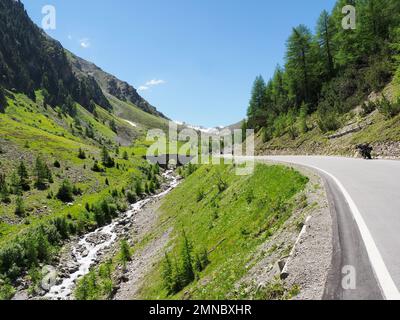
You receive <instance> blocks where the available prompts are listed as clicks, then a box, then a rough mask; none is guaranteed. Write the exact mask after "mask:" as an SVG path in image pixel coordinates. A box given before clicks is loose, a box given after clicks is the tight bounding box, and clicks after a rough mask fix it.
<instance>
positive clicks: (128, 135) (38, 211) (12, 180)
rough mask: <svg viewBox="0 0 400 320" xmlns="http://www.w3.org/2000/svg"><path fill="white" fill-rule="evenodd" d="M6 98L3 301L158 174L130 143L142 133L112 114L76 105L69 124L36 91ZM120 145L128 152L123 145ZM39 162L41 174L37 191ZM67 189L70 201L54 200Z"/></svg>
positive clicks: (1, 153)
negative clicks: (121, 142) (58, 250)
mask: <svg viewBox="0 0 400 320" xmlns="http://www.w3.org/2000/svg"><path fill="white" fill-rule="evenodd" d="M7 96H8V97H7V105H8V106H7V107H6V109H5V112H4V113H0V143H1V144H0V175H1V176H0V178H1V179H0V180H1V186H0V298H4V297H8V295H5V294H3V293H4V291H5V292H12V290H11V289H9V288H11V287H12V285H13V284H14V282H13V281H14V280H15V279H16V278H18V277H19V276H20V275H23V274H24V273H25V272H26V271H29V270H31V269H35V268H36V267H37V266H38V264H39V263H40V262H51V261H52V259H53V258H54V257H55V255H54V253H55V252H56V248H57V247H58V246H60V245H62V243H63V240H65V239H67V238H68V237H69V236H71V235H73V234H76V233H84V232H86V231H87V230H91V229H92V228H94V227H96V226H98V225H102V224H103V223H106V222H107V221H108V220H109V219H110V218H111V217H112V216H113V215H115V214H116V212H117V210H120V211H122V210H126V208H127V206H128V204H129V202H131V201H134V199H135V198H139V197H141V196H143V195H144V193H145V192H147V193H151V192H154V188H155V187H156V186H157V185H158V183H159V181H158V178H157V174H156V171H155V170H156V169H155V167H153V166H150V165H149V164H148V163H147V162H146V161H145V160H143V155H144V154H145V151H146V146H147V145H148V144H147V143H146V142H145V141H142V142H140V141H141V140H137V139H136V140H135V144H133V142H134V141H133V139H134V137H141V131H140V130H137V129H136V128H134V127H132V126H131V125H130V124H128V123H126V122H125V121H123V120H122V119H120V118H118V117H117V116H115V115H113V114H112V113H110V112H108V111H106V110H104V109H102V108H100V107H99V106H96V109H95V112H94V114H91V113H89V112H88V111H87V110H86V109H84V108H82V107H81V106H79V105H76V107H77V113H76V115H75V117H71V116H70V115H68V114H65V113H63V112H61V110H60V109H59V108H51V107H50V106H45V105H44V103H43V98H42V96H41V92H40V91H37V92H36V102H34V101H32V100H31V99H29V98H28V97H26V96H25V95H23V94H13V93H11V92H8V93H7ZM132 108H133V107H132ZM144 128H145V125H143V126H142V127H141V130H144ZM119 139H124V140H126V141H129V143H130V145H129V146H120V145H119V143H118V142H119ZM105 154H106V155H107V156H106V158H107V162H105V161H104V159H105ZM38 159H39V160H38ZM38 162H39V163H40V167H41V168H42V169H43V168H45V169H43V170H44V172H46V176H45V177H46V178H45V180H44V181H45V182H43V185H40V186H39V185H38V181H39V178H38V177H39V176H38V175H39V173H38V172H39V171H38V169H37V168H38ZM21 163H23V166H24V168H25V176H26V177H25V178H24V180H25V184H26V185H27V186H24V187H21V185H22V178H20V166H21ZM96 163H97V166H96ZM43 170H42V172H43ZM46 170H47V171H46ZM48 171H49V172H50V173H51V178H49V177H48V174H47V172H48ZM138 184H139V185H140V188H139V189H142V191H138V190H139V189H138V187H137V185H138ZM65 185H67V191H68V192H67V193H69V194H70V197H71V198H70V199H68V197H67V199H68V200H66V199H65V198H64V199H62V198H61V196H59V193H60V190H61V189H62V188H61V187H62V186H65ZM64 191H65V190H64ZM138 192H139V193H140V194H138ZM104 201H106V202H105V204H104ZM54 227H55V228H56V229H55V230H53V228H54ZM28 239H29V240H28ZM27 240H28V242H27ZM41 241H42V242H41ZM29 243H30V244H31V245H32V246H33V247H29V248H28V247H27V245H28V244H29ZM40 252H41V253H40ZM4 286H6V288H7V290H6V289H4V290H3V288H4Z"/></svg>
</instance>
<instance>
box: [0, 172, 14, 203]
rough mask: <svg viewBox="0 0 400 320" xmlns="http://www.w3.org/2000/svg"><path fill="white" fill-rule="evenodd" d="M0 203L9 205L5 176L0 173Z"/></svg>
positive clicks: (8, 192)
mask: <svg viewBox="0 0 400 320" xmlns="http://www.w3.org/2000/svg"><path fill="white" fill-rule="evenodd" d="M0 201H1V202H4V203H10V201H11V199H10V191H9V189H8V185H7V181H6V175H5V174H4V173H0Z"/></svg>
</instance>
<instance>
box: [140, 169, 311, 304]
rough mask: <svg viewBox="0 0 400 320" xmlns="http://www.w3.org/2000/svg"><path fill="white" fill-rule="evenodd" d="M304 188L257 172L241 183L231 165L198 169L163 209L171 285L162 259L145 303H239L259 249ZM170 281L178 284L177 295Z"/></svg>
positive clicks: (286, 175)
mask: <svg viewBox="0 0 400 320" xmlns="http://www.w3.org/2000/svg"><path fill="white" fill-rule="evenodd" d="M307 181H308V180H307V178H305V177H303V176H302V175H300V174H299V173H298V172H296V171H294V170H292V169H288V168H285V167H282V166H265V165H257V167H256V170H255V173H254V175H252V176H248V177H239V176H236V175H235V169H234V167H232V166H229V165H221V166H202V167H200V168H199V169H198V170H197V171H196V172H195V173H193V174H192V175H190V176H189V177H188V178H187V179H186V181H184V182H183V183H182V184H181V185H180V186H179V187H178V188H177V189H176V190H174V191H173V192H172V193H171V194H170V195H168V196H167V197H166V198H165V200H164V202H163V204H162V206H161V212H162V215H161V217H160V221H161V222H163V223H161V222H160V223H161V225H162V228H161V231H160V232H163V230H166V229H169V228H171V227H172V228H173V234H172V236H171V239H172V240H171V241H170V243H169V246H168V247H169V250H167V252H166V253H167V257H168V261H169V263H170V264H171V266H172V269H171V270H170V271H171V274H170V277H172V278H171V279H172V280H171V279H170V280H169V281H166V280H167V278H168V277H167V276H166V273H168V272H167V270H166V264H167V262H166V259H164V260H163V261H161V262H159V263H158V264H157V265H156V266H155V267H154V270H153V271H152V272H151V273H150V274H149V275H148V277H147V279H146V281H144V283H145V285H144V287H143V288H142V290H141V297H142V298H145V299H181V298H190V299H226V298H228V297H230V298H232V297H234V295H233V291H234V286H235V283H237V281H238V280H240V279H241V278H242V277H243V276H244V275H245V274H246V272H247V270H248V268H249V266H248V264H249V263H250V262H251V263H254V262H255V261H254V257H255V253H256V252H257V248H258V246H259V245H260V244H262V243H263V242H265V241H266V240H268V238H269V237H270V236H272V235H273V234H274V233H276V232H278V231H279V230H280V228H281V227H282V225H283V223H284V222H285V221H286V220H287V219H288V218H289V217H290V216H291V213H292V212H293V210H294V208H295V207H296V205H297V202H296V195H297V194H299V192H300V191H301V190H303V189H304V187H305V185H306V184H307ZM166 221H167V222H168V221H169V223H166ZM185 239H187V243H186V244H185ZM187 248H189V252H190V259H191V263H192V265H193V272H194V279H189V280H188V279H186V280H185V278H184V277H183V276H182V272H183V270H182V268H183V269H184V268H185V267H184V266H185V261H186V262H187ZM183 273H184V272H183ZM171 281H172V282H174V281H175V286H176V287H175V288H173V289H171V286H170V285H171ZM176 281H178V283H176ZM179 282H180V283H179Z"/></svg>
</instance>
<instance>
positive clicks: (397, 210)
mask: <svg viewBox="0 0 400 320" xmlns="http://www.w3.org/2000/svg"><path fill="white" fill-rule="evenodd" d="M257 160H269V161H274V162H284V163H292V164H296V165H301V166H306V167H309V168H312V169H314V170H317V171H319V173H320V174H321V176H322V177H323V178H324V180H325V184H326V188H327V190H328V196H329V198H330V200H331V204H332V205H333V207H334V208H335V215H334V216H335V219H336V222H337V223H336V224H335V225H336V226H337V229H336V230H334V231H335V232H334V233H335V240H334V247H335V249H334V259H333V268H332V271H331V275H330V277H329V280H328V283H327V288H326V293H325V298H326V299H382V298H384V299H389V300H393V299H395V300H399V299H400V293H399V288H400V161H390V160H373V161H367V160H362V159H351V158H340V157H322V156H260V157H257ZM335 228H336V227H335ZM344 266H352V267H354V269H355V271H356V279H357V280H356V288H355V289H351V290H345V289H343V288H342V284H341V283H342V279H343V274H342V271H343V270H342V268H343V267H344Z"/></svg>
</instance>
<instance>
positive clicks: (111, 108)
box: [0, 0, 400, 315]
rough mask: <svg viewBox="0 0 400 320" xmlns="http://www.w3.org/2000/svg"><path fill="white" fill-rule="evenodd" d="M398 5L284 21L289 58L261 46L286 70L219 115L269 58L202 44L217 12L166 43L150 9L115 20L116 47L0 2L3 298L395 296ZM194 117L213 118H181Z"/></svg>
mask: <svg viewBox="0 0 400 320" xmlns="http://www.w3.org/2000/svg"><path fill="white" fill-rule="evenodd" d="M385 1H386V2H385V3H384V0H362V1H355V2H354V6H350V8H349V5H348V4H347V2H346V1H345V0H337V1H332V6H333V8H332V10H331V11H329V12H328V11H327V10H323V11H322V12H321V13H320V16H319V19H318V20H317V23H316V27H315V28H314V29H310V28H309V27H308V26H307V25H304V24H300V25H298V26H296V27H294V28H291V29H288V30H291V33H290V35H289V38H288V39H287V41H286V50H285V52H284V55H283V56H282V57H281V63H282V66H280V65H278V66H277V67H276V68H275V71H274V72H273V73H271V72H270V71H271V70H272V69H271V65H270V63H271V62H270V61H269V60H273V59H277V58H276V57H273V56H267V58H265V57H263V58H262V59H265V60H268V61H262V63H261V65H262V64H263V63H266V62H268V63H266V64H268V70H269V72H270V73H271V74H270V75H269V76H270V79H269V80H268V81H264V78H263V76H261V75H259V76H257V77H256V79H255V81H254V83H253V87H252V90H251V93H250V95H249V97H250V99H249V103H248V107H247V115H246V117H244V116H240V117H241V119H240V117H238V118H237V119H236V120H235V121H232V123H233V122H236V123H234V124H231V125H229V123H228V124H226V125H225V126H219V127H216V126H214V127H212V124H214V125H215V123H214V122H216V121H219V120H220V119H221V113H223V112H225V114H224V115H223V117H224V118H226V119H228V116H229V118H230V116H231V114H230V113H232V115H233V114H234V115H235V116H236V112H237V110H236V109H237V105H238V103H239V102H237V101H241V102H240V103H241V104H242V103H243V102H242V100H243V97H245V98H246V99H247V100H246V103H247V101H248V97H247V96H246V94H244V93H243V92H242V91H246V85H244V84H243V83H244V82H241V81H242V80H243V81H248V79H249V74H248V71H249V70H252V72H254V70H255V68H257V69H258V70H262V68H264V67H261V66H255V65H253V63H254V61H252V60H253V57H252V55H254V60H256V58H255V57H256V56H257V55H258V54H259V51H258V50H259V49H258V47H257V48H256V49H254V48H253V49H252V50H250V49H248V52H247V51H246V50H247V49H246V50H244V49H243V48H245V47H246V45H245V43H247V40H249V39H252V38H251V36H250V34H249V33H248V32H244V31H243V30H241V31H240V32H237V31H236V32H233V31H232V30H230V32H229V33H228V36H227V37H226V38H224V41H221V39H219V41H216V39H217V38H215V39H214V38H212V37H208V36H207V37H205V36H204V35H203V34H200V35H199V34H198V35H197V38H195V37H193V39H192V37H190V41H189V40H187V43H186V42H185V41H183V37H184V35H185V32H187V33H188V34H191V33H192V32H194V31H196V30H197V32H200V30H203V29H204V27H205V26H204V25H201V27H200V26H198V28H193V29H192V28H191V27H192V26H196V22H197V21H201V20H202V19H200V17H197V16H196V18H193V21H191V23H193V25H191V24H189V25H190V26H189V27H188V29H187V30H186V29H185V30H183V31H182V34H181V33H180V32H177V30H181V29H179V28H178V27H176V29H173V32H174V37H172V36H171V39H170V38H169V37H165V38H164V39H160V38H158V42H157V43H156V46H155V44H154V43H152V41H153V37H154V38H155V37H156V35H154V34H153V36H147V32H150V31H152V30H150V31H149V29H141V28H144V27H143V26H142V25H139V22H138V21H139V20H140V19H141V18H143V16H144V13H143V16H142V12H140V11H138V14H137V15H136V16H135V18H133V16H132V17H131V16H129V17H128V20H129V21H128V20H124V21H125V23H127V21H128V22H129V27H127V26H126V27H125V28H122V29H121V30H118V34H116V33H115V30H114V32H112V31H111V30H112V27H113V26H112V25H113V23H111V22H113V21H111V22H110V24H109V25H107V28H110V30H108V29H107V30H106V32H105V33H104V34H107V37H109V38H108V40H107V46H105V45H104V44H102V45H103V47H101V45H100V44H99V43H96V44H95V40H94V38H95V37H93V39H90V38H89V37H86V36H85V38H83V37H84V35H82V36H79V37H78V36H77V35H72V34H71V33H72V32H70V30H69V29H68V32H66V29H63V32H66V34H65V35H63V36H60V34H61V33H58V32H59V31H58V30H54V33H50V32H49V33H47V30H46V31H45V30H43V29H41V28H40V27H39V26H38V25H37V24H35V23H34V22H33V20H32V19H31V17H30V16H29V15H28V11H27V10H26V7H27V4H25V5H24V3H23V2H22V1H19V0H17V1H14V0H0V300H35V301H40V300H42V301H43V300H53V301H56V300H82V301H87V300H96V301H99V300H100V301H107V300H118V301H127V300H128V301H129V300H139V301H141V300H147V301H193V300H196V301H207V300H216V301H225V300H234V301H240V300H249V301H251V300H262V301H270V300H336V299H337V300H352V299H360V300H368V299H387V300H391V299H399V297H400V295H399V290H398V288H397V285H398V283H399V281H400V280H399V279H400V277H399V276H398V274H399V268H398V265H399V263H398V261H397V260H398V259H397V255H396V252H397V251H396V250H397V249H398V245H400V242H399V241H398V239H399V237H398V236H397V227H398V219H397V217H398V214H397V212H398V210H399V208H400V203H399V202H398V201H397V198H398V197H397V194H396V190H397V189H398V180H399V179H398V177H397V176H398V174H397V172H398V160H399V159H400V66H399V61H400V45H399V43H400V19H399V17H400V4H399V2H398V1H397V0H385ZM24 2H25V1H24ZM258 4H259V5H260V3H258ZM82 5H83V4H82ZM85 5H86V4H85ZM125 5H127V6H128V7H129V6H131V5H132V4H131V3H130V2H129V3H128V2H127V3H125ZM135 5H137V4H135ZM141 5H144V4H141ZM187 5H188V6H190V5H189V4H187ZM192 5H193V4H192ZM263 5H265V4H263ZM243 6H244V4H243ZM304 6H306V4H304ZM100 7H101V6H100V5H99V8H100ZM172 7H173V6H172ZM30 8H31V7H30ZM343 8H347V9H348V10H347V11H346V12H347V13H348V12H349V10H350V11H351V13H352V14H353V13H355V14H356V15H357V21H358V22H357V24H356V25H355V26H353V27H352V28H344V27H343V26H342V21H343V18H346V17H347V18H349V17H348V16H346V15H344V14H343V12H344V11H343ZM64 9H65V8H64ZM108 9H109V10H111V11H112V10H113V9H115V7H114V6H111V7H109V8H108ZM168 9H169V8H168ZM192 9H193V8H192ZM197 9H198V8H196V10H194V9H193V10H194V11H195V13H196V14H197V13H198V10H197ZM99 10H105V9H104V8H102V9H99ZM151 11H152V13H153V10H151ZM256 11H259V10H256ZM99 12H100V11H99ZM104 12H105V11H104ZM104 12H103V13H104ZM127 12H130V13H131V11H129V10H127ZM188 13H189V11H188ZM209 13H210V12H208V11H207V16H208V14H209ZM303 13H305V14H306V13H307V14H309V11H308V10H306V9H304V10H303ZM49 14H51V12H50V13H49ZM125 14H126V12H124V15H125ZM147 14H148V12H147ZM192 14H194V13H193V12H192ZM252 14H253V15H257V14H259V13H258V12H255V11H254V8H252ZM124 15H123V14H122V12H121V19H123V16H124ZM183 16H185V15H182V17H180V19H175V20H173V21H172V20H171V21H168V26H167V25H164V26H162V28H161V29H164V28H165V29H168V28H169V27H170V24H171V25H173V24H174V23H179V22H180V21H184V19H183ZM240 16H241V17H242V10H240ZM244 16H246V15H244ZM249 16H250V15H249ZM124 17H125V19H127V16H124ZM224 17H225V13H224ZM100 18H101V14H100ZM159 18H160V17H159ZM197 18H199V19H197ZM308 18H309V19H311V17H308ZM36 19H37V18H36ZM181 19H183V20H181ZM243 19H244V18H243ZM72 20H74V19H72ZM98 20H101V19H99V18H98V17H97V16H96V20H95V21H94V20H91V21H89V19H88V24H90V23H91V24H93V25H97V26H98ZM228 20H229V19H228ZM232 20H234V23H233V24H232V25H231V28H233V27H234V26H236V25H238V24H241V23H243V22H242V21H237V19H232ZM250 20H252V21H251V22H254V21H258V22H259V23H267V22H268V23H270V22H269V19H266V18H265V19H264V18H263V19H253V18H252V19H250ZM253 20H254V21H253ZM264 20H265V21H264ZM314 20H315V19H314V18H313V21H314ZM85 21H86V20H85ZM148 21H151V22H152V23H154V24H157V23H159V21H157V19H155V18H153V16H152V15H151V19H150V18H149V19H148V20H147V21H146V28H150V29H151V27H148V26H147V23H148ZM221 21H222V22H224V25H225V22H226V21H225V20H223V19H222V20H220V19H219V18H218V23H221ZM243 21H244V20H243ZM142 22H143V21H142ZM249 22H250V21H249ZM74 23H83V22H82V20H79V21H78V19H77V21H74ZM135 23H138V24H137V25H135V28H133V25H134V24H135ZM215 23H216V22H215ZM104 25H105V24H104ZM210 25H212V24H210ZM213 26H214V28H215V29H217V26H218V25H217V24H216V25H213ZM98 27H99V26H98ZM101 27H102V28H103V27H104V28H105V26H103V25H102V26H101ZM167 27H168V28H167ZM208 27H209V26H208ZM253 27H256V26H254V25H253ZM68 28H71V26H68ZM130 28H133V29H134V30H135V31H136V30H137V31H138V33H139V30H142V31H143V30H147V31H146V32H144V34H136V33H132V32H131V31H132V30H133V29H132V30H131V29H130ZM82 30H89V29H85V28H84V27H82ZM99 30H100V29H99ZM99 30H96V27H93V30H91V31H92V32H93V33H96V34H97V36H99V33H97V32H100V31H99ZM101 30H103V29H101ZM210 30H211V29H210ZM218 30H219V31H220V32H227V30H225V29H224V28H222V29H221V28H218ZM103 31H104V30H103ZM163 31H164V30H163ZM212 31H213V32H212V33H213V36H215V37H218V36H219V35H218V34H217V33H215V32H214V29H212ZM286 31H287V30H286ZM159 32H160V34H163V33H162V32H161V30H160V31H159ZM210 32H211V31H210ZM264 32H265V33H268V32H270V29H268V30H264ZM264 32H260V34H258V32H255V37H256V35H258V36H260V35H263V36H264ZM175 33H176V34H175ZM241 33H243V34H246V39H245V41H244V40H243V39H242V42H243V43H242V42H240V41H239V40H238V41H236V37H239V38H240V37H241V36H243V35H242V34H241ZM50 34H51V35H52V36H50ZM104 34H103V35H104ZM277 34H278V32H277ZM233 35H234V36H235V41H225V40H227V39H228V40H230V37H233ZM53 36H54V37H53ZM122 36H123V38H121V37H122ZM186 36H187V35H186ZM274 36H278V35H274ZM58 37H66V38H67V39H68V40H69V41H70V42H66V40H65V39H64V41H63V42H62V43H63V44H67V45H66V47H64V46H63V44H62V43H61V42H59V41H58V40H56V38H58ZM104 37H105V38H104V39H107V37H106V36H105V35H104ZM114 37H115V38H116V39H119V40H121V39H123V42H124V43H123V44H122V43H119V44H118V46H115V47H114V46H109V44H108V42H109V43H114V42H113V41H114ZM181 37H182V38H181ZM269 37H272V36H271V35H269ZM100 38H101V37H100ZM203 38H206V39H208V41H210V43H208V42H207V43H206V45H205V44H204V43H202V45H199V47H198V48H197V47H196V46H194V47H196V50H197V51H198V52H193V51H192V50H193V48H190V45H192V46H193V43H191V41H195V40H196V41H204V39H203ZM148 39H151V41H150V40H148ZM177 39H179V41H182V42H181V43H175V41H178V40H177ZM83 40H85V41H83ZM92 40H93V41H92ZM154 41H155V40H154ZM213 41H215V43H218V45H215V46H212V45H210V44H211V43H213ZM264 41H265V40H262V41H261V40H258V43H257V45H258V46H260V48H261V47H262V46H263V45H264V43H263V42H264ZM74 42H75V43H74ZM228 42H229V46H228ZM250 42H252V41H250ZM250 42H249V43H247V45H249V44H250ZM92 43H93V47H91V46H92ZM280 43H282V41H280ZM232 44H235V45H236V47H230V46H231V45H232ZM238 44H239V45H238ZM95 45H97V46H98V47H95ZM119 45H120V46H121V48H122V47H124V46H125V45H126V46H127V47H126V48H129V49H130V50H126V51H124V50H123V49H119ZM179 45H181V48H179V49H180V50H177V51H179V52H177V51H174V52H175V55H170V56H168V57H167V58H168V59H169V60H168V63H166V62H165V60H164V63H161V62H159V61H157V59H158V60H160V61H161V60H162V59H163V57H162V56H163V54H164V52H163V50H167V49H168V50H172V49H173V50H176V48H175V47H177V46H179ZM275 45H276V47H274V48H275V49H274V50H277V51H278V49H277V48H281V47H280V46H279V47H278V46H277V44H275ZM74 46H75V49H76V50H72V49H71V48H74ZM224 46H227V48H228V47H229V49H226V50H229V51H226V52H229V57H230V58H229V59H227V57H226V55H227V54H226V53H225V51H224V50H223V49H224V48H225V47H224ZM105 47H107V50H105ZM117 47H118V48H117ZM208 47H213V50H215V51H213V52H211V55H210V56H209V55H207V50H209V49H208ZM214 47H215V48H214ZM239 47H241V48H239ZM67 48H68V49H67ZM101 48H102V49H101ZM149 48H152V49H149ZM182 48H184V49H182ZM70 49H71V50H70ZM90 49H92V50H90ZM117 49H118V50H117ZM239 49H240V50H239ZM102 50H104V51H103V52H102ZM186 50H187V51H186ZM243 50H244V51H243ZM269 50H270V49H269V48H268V52H269ZM181 51H182V52H181ZM76 52H78V53H79V54H77V53H76ZM112 52H114V53H112ZM260 52H261V51H260ZM256 53H257V55H256ZM81 54H82V57H86V58H85V59H84V58H82V57H80V55H81ZM96 54H97V56H96ZM236 54H237V55H238V56H236ZM92 55H93V57H94V59H93V61H97V62H99V65H102V66H104V65H106V66H107V65H108V66H109V67H110V70H113V69H114V70H118V72H116V73H115V74H120V75H121V74H122V75H125V76H126V75H128V76H127V78H130V80H132V79H134V81H132V83H136V84H138V89H136V88H135V87H134V86H133V85H131V84H130V83H129V82H128V81H124V80H121V79H119V78H118V77H117V76H114V75H113V74H112V73H109V72H107V71H105V70H103V69H102V68H101V67H99V66H98V65H96V64H94V63H93V62H91V61H89V60H87V59H89V58H88V57H91V56H92ZM220 55H221V56H223V57H222V58H221V56H220ZM242 55H243V57H244V56H246V59H243V57H242ZM128 57H129V59H131V60H134V62H135V63H132V61H124V59H125V60H127V59H128ZM196 57H197V58H196ZM211 57H213V58H211ZM238 57H240V59H239V60H240V61H241V62H242V63H241V64H238V63H235V62H234V61H235V60H234V58H236V59H237V58H238ZM196 59H197V60H196ZM214 59H215V60H214ZM231 59H232V60H231ZM259 59H260V58H259ZM145 60H146V61H145ZM147 60H148V61H150V62H148V61H147ZM243 61H246V63H243ZM100 62H101V63H100ZM226 63H229V64H230V65H229V68H227V66H226V65H225V64H226ZM259 63H260V62H259ZM169 65H171V66H173V68H172V67H170V66H169ZM220 65H225V67H226V68H225V69H224V71H220V72H219V73H218V72H217V70H219V69H218V68H219V67H220ZM132 66H135V67H134V68H132ZM168 66H169V67H168ZM233 66H234V67H233ZM146 68H148V69H149V70H146ZM105 69H108V68H105ZM156 69H157V72H156V71H155V70H156ZM214 69H215V70H214ZM187 70H190V72H188V71H187ZM237 70H239V71H241V72H240V73H238V74H236V73H235V72H236V71H237ZM196 72H197V73H198V74H196ZM193 74H196V75H193ZM133 75H134V76H133ZM164 75H168V76H169V78H170V79H166V78H164ZM161 76H162V78H161ZM220 78H221V79H220ZM239 78H240V79H242V80H241V81H240V82H237V83H236V82H235V81H239V80H238V79H239ZM150 79H152V80H150ZM164 79H165V80H164ZM230 81H232V83H231V82H230ZM221 83H222V84H223V85H221ZM239 83H240V84H239ZM140 84H142V85H140ZM200 84H203V87H202V86H201V85H200ZM248 84H249V83H248ZM139 85H140V86H139ZM167 85H168V86H167ZM163 86H164V87H163ZM239 88H240V90H239ZM157 89H158V90H159V91H156V90H157ZM217 91H220V92H217ZM246 93H247V91H246ZM189 94H190V95H191V96H190V97H188V95H189ZM219 94H221V98H220V97H219ZM217 96H218V97H217ZM223 97H224V98H223ZM147 98H148V99H147ZM150 98H151V99H150ZM199 99H202V100H201V103H203V105H201V106H200V107H199V104H198V101H200V100H199ZM153 100H154V101H158V102H160V101H162V102H163V103H161V104H160V107H155V105H153V103H151V102H150V101H153ZM234 100H237V101H234ZM178 101H179V103H177V102H178ZM188 101H191V103H193V106H192V105H191V104H190V103H189V104H188ZM175 103H177V105H174V104H175ZM157 105H158V103H157ZM161 105H162V107H161ZM235 108H236V109H235ZM242 108H243V112H244V111H245V109H246V105H243V106H242ZM189 109H190V112H192V113H193V115H192V114H189V113H188V110H189ZM197 109H200V111H199V110H197ZM169 113H171V114H172V115H173V117H172V116H171V117H170V115H169ZM184 115H186V116H188V118H191V120H192V121H193V123H197V120H199V122H201V120H202V119H203V118H202V117H203V116H204V118H205V116H207V117H208V121H209V124H210V127H212V128H207V127H205V126H204V127H203V126H200V125H198V126H194V125H189V124H188V123H186V122H178V121H173V120H171V119H173V118H175V117H176V118H179V119H180V117H181V116H182V118H184ZM197 118H198V119H197ZM182 120H183V119H182ZM239 136H240V137H239ZM253 141H254V142H255V143H253ZM253 146H254V148H253ZM360 150H363V151H364V152H360ZM244 151H246V152H244ZM179 156H182V159H179V158H178V157H179ZM158 157H161V158H164V159H166V161H165V162H166V163H162V162H160V161H159V162H157V161H156V160H157V159H158ZM175 158H177V159H175ZM360 158H364V159H369V160H368V161H367V160H363V159H360ZM389 160H390V161H389ZM248 164H250V165H249V166H248ZM247 169H249V170H247ZM160 308H161V309H159V305H158V304H157V307H156V309H151V310H152V311H153V312H156V313H157V312H158V313H164V312H173V313H174V312H175V313H178V314H179V315H182V310H183V309H180V307H176V308H175V307H174V308H172V307H171V308H172V309H163V307H162V306H161V305H160ZM210 308H211V307H210ZM183 312H184V311H183Z"/></svg>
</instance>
